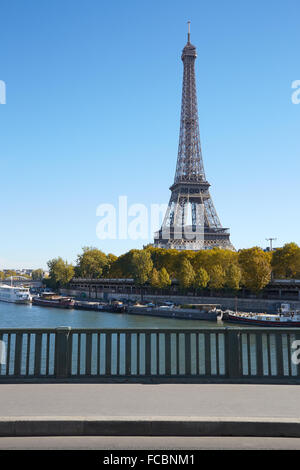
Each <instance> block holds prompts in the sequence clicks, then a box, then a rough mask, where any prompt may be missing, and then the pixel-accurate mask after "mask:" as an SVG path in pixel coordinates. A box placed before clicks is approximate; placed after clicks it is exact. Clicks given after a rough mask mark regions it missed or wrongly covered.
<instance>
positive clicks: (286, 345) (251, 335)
mask: <svg viewBox="0 0 300 470" xmlns="http://www.w3.org/2000/svg"><path fill="white" fill-rule="evenodd" d="M0 340H1V341H2V343H1V345H2V346H3V345H4V349H5V354H2V356H3V357H4V356H6V360H3V361H2V362H3V363H2V364H1V366H0V380H1V381H2V382H5V380H7V379H21V380H23V379H32V378H37V379H43V378H48V379H72V378H73V379H76V378H77V379H80V378H82V379H88V378H99V379H101V378H103V379H111V380H114V379H126V380H130V379H134V380H137V379H138V380H139V379H141V380H152V379H162V380H165V379H172V380H174V381H176V380H178V381H180V380H182V379H184V380H186V381H188V380H192V379H200V380H201V379H217V380H219V381H226V380H228V379H231V380H236V379H239V380H242V381H245V382H247V381H252V380H253V379H256V380H258V381H262V382H267V381H268V380H269V381H270V380H273V379H277V380H282V381H283V382H284V381H287V380H290V379H292V380H296V381H297V380H299V381H300V365H299V364H297V362H298V361H297V357H298V356H297V343H295V341H300V331H299V330H298V329H296V328H293V329H286V328H280V329H279V328H241V329H240V328H222V327H220V328H203V329H198V328H197V329H196V328H193V329H182V330H181V329H175V328H173V329H155V328H149V329H140V328H138V329H86V328H84V329H83V328H69V327H61V328H56V329H48V328H44V329H18V328H14V329H0ZM299 350H300V342H299ZM3 357H2V359H3ZM299 359H300V354H299Z"/></svg>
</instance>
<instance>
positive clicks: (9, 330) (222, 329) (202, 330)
mask: <svg viewBox="0 0 300 470" xmlns="http://www.w3.org/2000/svg"><path fill="white" fill-rule="evenodd" d="M64 330H65V331H68V332H70V333H112V334H117V333H122V334H123V333H162V334H163V333H171V334H172V333H178V332H179V333H197V332H198V333H224V332H228V331H230V332H237V333H240V334H242V333H253V334H257V333H258V334H262V333H273V334H276V333H286V334H287V333H291V332H292V333H299V335H300V329H299V328H296V327H294V328H287V327H275V328H274V327H273V328H272V327H250V328H237V327H228V326H225V327H224V326H221V327H217V328H216V327H211V326H209V327H204V328H201V327H192V328H180V327H173V328H159V327H155V328H154V327H152V328H77V327H74V328H73V327H61V326H59V327H56V328H0V335H1V334H7V333H27V334H28V333H32V334H35V333H41V334H47V333H50V334H51V333H57V332H63V331H64Z"/></svg>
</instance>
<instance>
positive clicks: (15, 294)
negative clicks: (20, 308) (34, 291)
mask: <svg viewBox="0 0 300 470" xmlns="http://www.w3.org/2000/svg"><path fill="white" fill-rule="evenodd" d="M0 301H2V302H10V303H14V304H28V303H29V302H31V295H30V292H29V289H28V288H26V287H16V286H8V285H6V284H2V285H1V286H0Z"/></svg>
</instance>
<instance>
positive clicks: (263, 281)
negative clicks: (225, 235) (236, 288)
mask: <svg viewBox="0 0 300 470" xmlns="http://www.w3.org/2000/svg"><path fill="white" fill-rule="evenodd" d="M239 264H240V267H241V270H242V279H243V284H244V285H245V287H247V288H248V289H250V290H252V291H253V292H259V291H260V290H262V289H263V288H264V287H265V286H266V285H267V284H268V283H269V282H270V279H271V263H270V256H269V254H268V253H265V252H264V251H263V250H262V249H261V248H258V247H254V248H248V249H245V250H241V251H240V252H239Z"/></svg>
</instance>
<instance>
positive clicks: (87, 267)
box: [76, 247, 109, 279]
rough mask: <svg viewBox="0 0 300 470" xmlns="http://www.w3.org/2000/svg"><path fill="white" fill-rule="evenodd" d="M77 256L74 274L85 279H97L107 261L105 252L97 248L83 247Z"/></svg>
mask: <svg viewBox="0 0 300 470" xmlns="http://www.w3.org/2000/svg"><path fill="white" fill-rule="evenodd" d="M82 250H83V253H82V254H80V255H78V257H77V266H76V276H78V277H82V278H86V279H98V278H100V277H101V276H102V274H103V269H104V268H105V267H106V266H107V265H108V263H109V261H108V259H107V256H106V254H105V253H103V252H102V251H101V250H98V248H93V247H84V248H83V249H82Z"/></svg>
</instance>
